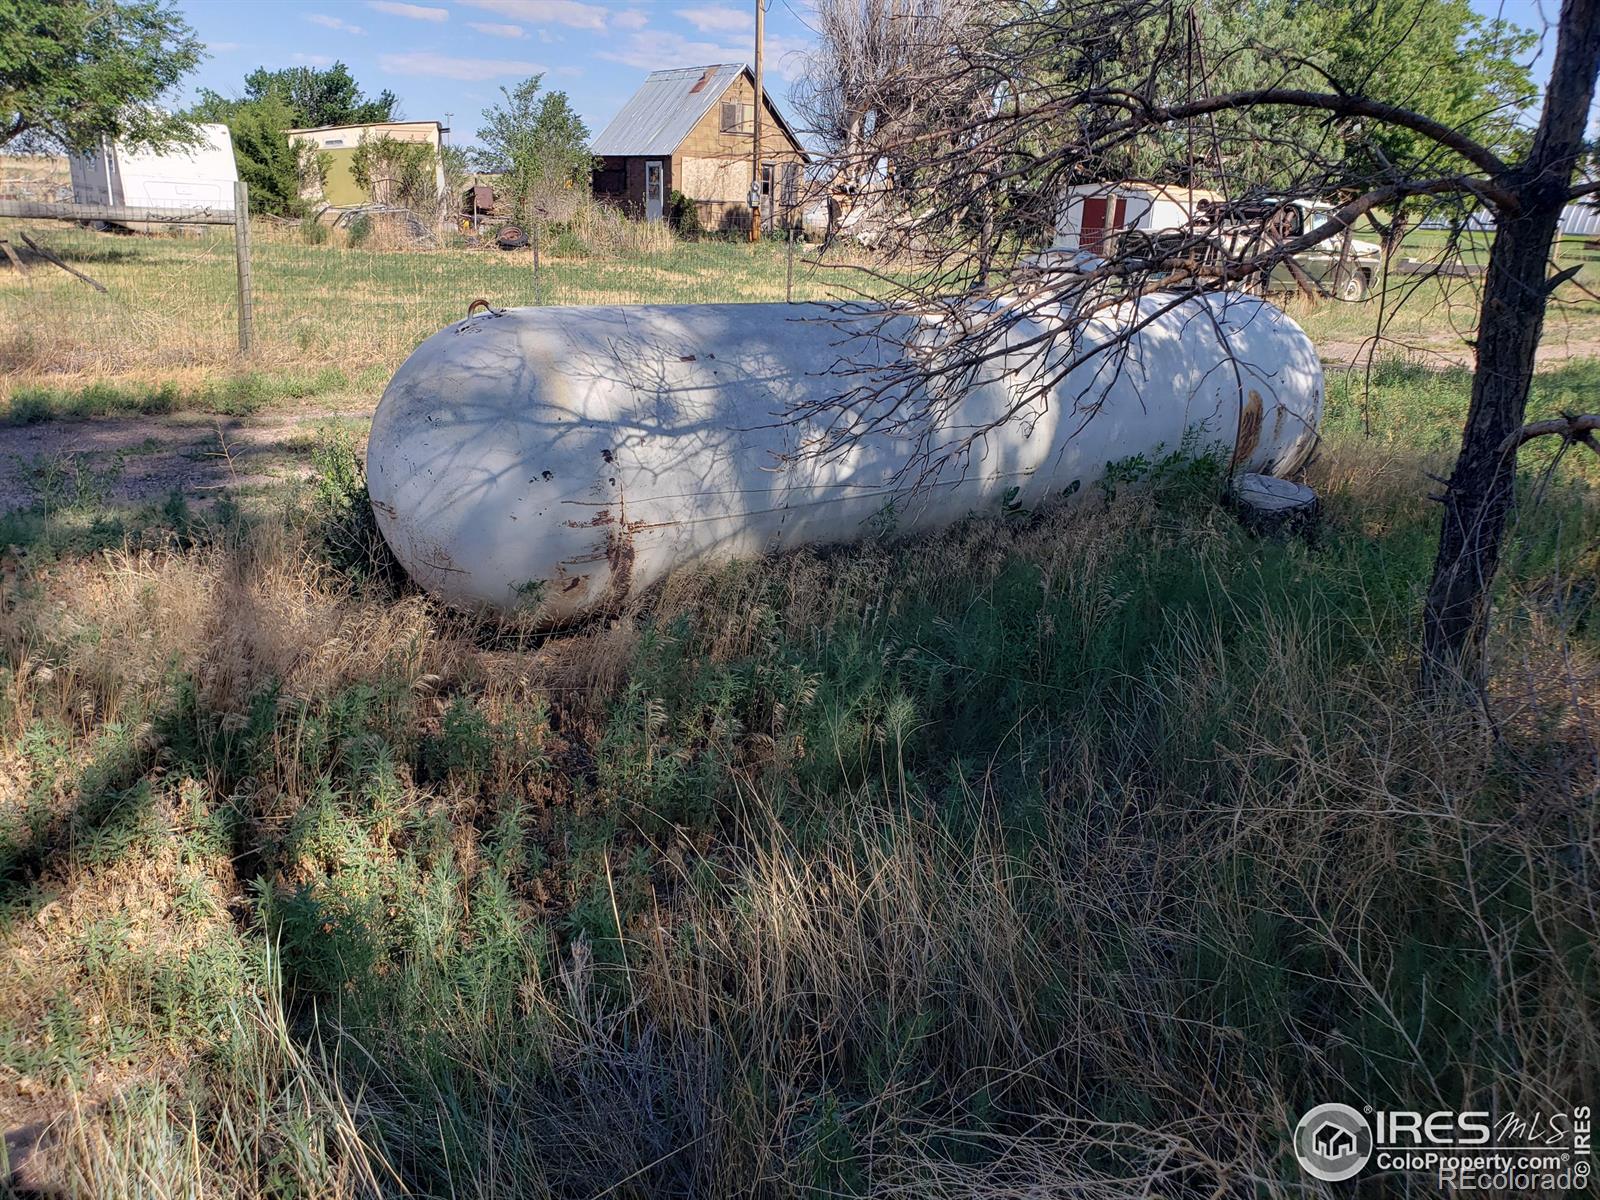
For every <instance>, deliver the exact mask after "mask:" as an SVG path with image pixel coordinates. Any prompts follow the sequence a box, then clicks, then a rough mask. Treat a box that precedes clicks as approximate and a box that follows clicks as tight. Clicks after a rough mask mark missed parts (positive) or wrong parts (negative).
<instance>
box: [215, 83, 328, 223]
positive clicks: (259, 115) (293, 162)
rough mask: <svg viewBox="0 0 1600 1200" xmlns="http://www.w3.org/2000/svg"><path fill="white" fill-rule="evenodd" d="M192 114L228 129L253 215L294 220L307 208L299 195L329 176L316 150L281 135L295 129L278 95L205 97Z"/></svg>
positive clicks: (288, 109) (286, 108)
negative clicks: (265, 213) (228, 97)
mask: <svg viewBox="0 0 1600 1200" xmlns="http://www.w3.org/2000/svg"><path fill="white" fill-rule="evenodd" d="M190 115H191V116H192V117H193V118H194V119H195V120H197V121H220V122H222V123H224V124H226V125H227V127H228V132H229V134H230V135H231V136H232V139H233V157H234V161H235V162H236V163H237V164H238V167H239V178H240V179H242V180H244V181H245V183H246V184H248V185H249V187H250V205H251V207H252V208H253V209H254V210H256V211H257V212H267V213H276V214H277V215H279V216H285V217H292V216H298V215H299V214H300V213H301V212H302V211H304V208H305V204H304V202H303V201H302V200H301V198H300V196H301V192H302V191H303V190H305V189H306V188H307V187H308V185H310V184H312V183H313V182H317V181H320V180H321V179H322V178H324V177H325V176H326V174H327V166H326V164H325V162H324V161H323V156H322V155H321V154H320V153H319V152H318V151H317V149H316V148H315V147H314V146H311V145H310V144H308V143H304V142H291V141H290V140H289V138H288V137H287V136H286V135H285V134H284V130H285V129H289V128H292V127H293V126H294V116H295V113H294V110H293V109H291V108H290V107H289V105H288V103H287V102H286V101H285V100H284V99H283V97H282V96H279V95H277V94H276V93H269V94H268V95H266V96H263V97H262V98H261V99H259V100H227V99H225V98H223V97H221V96H218V95H217V94H216V93H215V92H209V93H206V94H205V95H204V96H203V98H202V100H201V102H200V103H199V104H198V105H196V106H195V108H194V109H193V110H192V111H191V113H190Z"/></svg>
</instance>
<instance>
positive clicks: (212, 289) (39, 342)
mask: <svg viewBox="0 0 1600 1200" xmlns="http://www.w3.org/2000/svg"><path fill="white" fill-rule="evenodd" d="M23 234H26V235H27V236H29V237H31V238H32V239H33V241H34V242H35V243H36V244H37V245H39V246H40V247H42V248H43V249H45V250H48V251H50V252H52V253H54V254H55V255H57V256H58V257H60V258H61V259H62V260H63V261H64V262H66V263H68V264H69V265H71V266H72V267H74V268H76V269H77V270H79V271H81V272H83V273H84V274H85V275H88V276H90V277H91V278H93V279H94V280H96V281H97V282H99V283H100V284H102V285H103V286H104V287H105V289H106V290H105V292H103V293H101V292H98V291H96V290H94V289H93V288H92V287H90V286H89V285H88V284H86V283H84V282H83V281H82V280H80V279H77V278H75V277H73V276H72V275H69V274H68V273H67V272H66V271H63V270H61V269H60V268H59V267H57V266H56V265H54V264H52V263H50V262H48V261H46V260H44V259H42V258H39V257H38V256H36V255H33V254H31V253H30V252H29V251H28V249H27V248H26V245H25V243H23V242H22V235H23ZM0 237H4V238H6V239H7V240H8V241H9V242H10V243H11V246H12V249H13V250H14V251H15V252H16V253H17V255H18V258H19V261H20V262H21V263H22V264H23V265H22V267H21V269H19V268H18V267H17V266H14V265H12V264H10V263H9V262H7V263H6V264H4V265H3V266H0V371H3V372H5V373H6V374H8V375H15V376H21V377H39V376H50V375H87V376H105V375H119V374H124V373H128V372H140V373H150V372H173V371H180V372H181V371H185V370H193V369H196V368H210V367H213V366H215V365H216V364H219V363H224V362H228V361H231V360H233V359H234V358H235V357H236V356H237V353H238V335H239V329H238V316H237V307H236V304H237V284H238V280H237V273H236V269H235V263H234V254H233V231H232V229H231V228H229V227H227V226H205V227H197V228H195V229H194V230H193V231H192V232H164V233H161V234H156V235H138V234H114V233H100V232H96V231H94V230H93V229H90V228H87V227H85V226H80V225H75V224H70V223H67V222H62V221H30V220H4V221H0Z"/></svg>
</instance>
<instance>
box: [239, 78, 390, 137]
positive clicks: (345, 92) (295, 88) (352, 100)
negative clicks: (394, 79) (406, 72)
mask: <svg viewBox="0 0 1600 1200" xmlns="http://www.w3.org/2000/svg"><path fill="white" fill-rule="evenodd" d="M244 92H245V99H246V100H262V99H264V98H266V97H267V96H272V95H276V96H280V97H282V99H283V100H284V101H285V103H287V104H288V105H289V107H290V108H291V109H292V110H293V111H294V114H295V124H296V126H298V127H300V128H304V129H311V128H315V127H316V126H319V125H371V124H375V123H377V122H379V121H393V120H395V119H396V118H397V117H398V116H399V112H400V100H399V98H398V97H397V96H395V94H394V93H393V92H391V91H389V90H388V89H387V88H385V89H384V90H383V91H381V92H379V93H378V95H377V97H376V98H375V99H368V98H367V96H366V94H365V93H363V92H362V90H361V85H360V84H358V83H357V82H356V80H355V77H354V76H353V75H351V74H350V68H349V67H347V66H345V65H344V63H342V62H336V63H334V64H333V66H331V67H326V68H317V67H285V68H283V69H282V70H278V71H269V70H267V68H265V67H257V68H256V69H255V70H254V71H251V72H250V74H248V75H246V76H245V77H244Z"/></svg>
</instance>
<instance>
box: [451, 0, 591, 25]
mask: <svg viewBox="0 0 1600 1200" xmlns="http://www.w3.org/2000/svg"><path fill="white" fill-rule="evenodd" d="M462 2H463V3H464V4H466V5H467V6H468V7H469V8H481V9H483V10H484V11H486V12H492V13H495V14H496V15H498V16H502V17H510V18H511V19H512V20H513V21H525V22H527V23H528V24H530V25H537V24H539V23H540V22H544V21H552V22H554V23H555V24H557V25H567V26H570V27H571V28H573V29H593V30H597V31H599V30H604V29H605V27H606V9H605V7H604V6H602V5H599V4H586V3H584V0H462Z"/></svg>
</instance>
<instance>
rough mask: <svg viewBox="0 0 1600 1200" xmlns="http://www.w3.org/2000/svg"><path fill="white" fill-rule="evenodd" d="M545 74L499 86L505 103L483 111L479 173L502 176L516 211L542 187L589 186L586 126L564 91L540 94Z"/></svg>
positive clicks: (478, 157)
mask: <svg viewBox="0 0 1600 1200" xmlns="http://www.w3.org/2000/svg"><path fill="white" fill-rule="evenodd" d="M542 80H543V76H540V75H532V76H529V77H528V78H527V79H524V80H523V81H522V82H521V83H519V84H518V85H517V86H516V87H515V88H510V89H507V88H501V89H500V91H501V93H502V94H503V95H504V96H505V103H504V104H497V105H495V106H493V107H492V108H486V109H484V110H483V119H484V122H485V124H484V126H483V128H482V129H480V130H478V141H479V142H481V143H482V146H481V147H480V148H479V150H478V153H477V164H478V169H479V170H480V171H489V172H494V173H497V174H503V175H505V176H506V177H507V183H508V185H509V190H510V192H511V195H512V198H513V203H514V204H515V205H516V207H517V208H518V210H519V211H520V210H523V209H525V208H526V207H527V206H528V204H529V202H530V200H531V198H532V197H533V195H534V194H535V193H536V192H537V191H539V190H540V189H541V188H550V187H562V186H567V185H573V186H576V185H579V184H582V185H584V186H587V184H588V180H589V172H590V170H591V168H592V167H593V165H594V157H593V156H592V155H591V154H590V153H589V130H588V127H587V126H586V125H584V123H583V119H582V118H581V117H579V116H578V114H577V111H576V110H575V109H574V108H573V107H572V102H571V101H570V100H569V99H568V98H567V94H566V93H565V92H547V93H545V94H544V95H540V94H539V91H540V85H541V83H542Z"/></svg>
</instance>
